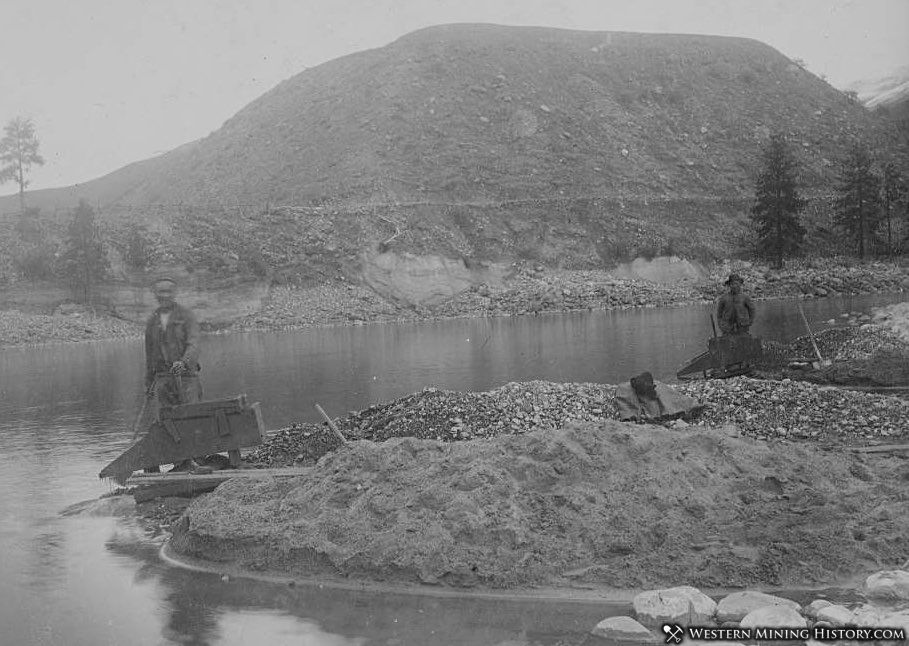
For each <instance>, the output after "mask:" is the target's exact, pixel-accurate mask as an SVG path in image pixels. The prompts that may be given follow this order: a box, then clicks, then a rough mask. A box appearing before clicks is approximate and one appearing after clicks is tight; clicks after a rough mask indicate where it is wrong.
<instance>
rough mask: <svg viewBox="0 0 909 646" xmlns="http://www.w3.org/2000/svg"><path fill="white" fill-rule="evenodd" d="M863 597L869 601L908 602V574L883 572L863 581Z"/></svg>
mask: <svg viewBox="0 0 909 646" xmlns="http://www.w3.org/2000/svg"><path fill="white" fill-rule="evenodd" d="M865 596H866V597H868V598H869V599H883V600H887V601H909V572H906V571H905V570H884V571H882V572H875V573H874V574H872V575H871V576H869V577H868V578H867V579H866V580H865Z"/></svg>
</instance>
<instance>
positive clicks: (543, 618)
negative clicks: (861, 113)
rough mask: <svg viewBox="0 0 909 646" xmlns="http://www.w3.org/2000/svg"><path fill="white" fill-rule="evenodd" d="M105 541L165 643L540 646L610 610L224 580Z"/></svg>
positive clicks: (128, 543)
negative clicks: (141, 587)
mask: <svg viewBox="0 0 909 646" xmlns="http://www.w3.org/2000/svg"><path fill="white" fill-rule="evenodd" d="M132 523H134V521H130V520H125V519H124V520H122V521H121V524H122V525H123V528H121V529H119V530H117V531H119V532H121V534H120V535H121V536H126V537H128V536H130V535H131V534H130V531H129V526H130V525H131V524H132ZM124 528H125V529H124ZM106 549H107V550H108V551H109V552H110V553H112V554H113V555H115V556H116V557H117V558H119V559H129V560H132V561H133V562H134V563H133V568H134V569H135V572H136V574H135V576H134V579H133V580H134V582H136V583H137V584H139V583H144V582H153V583H154V585H155V589H156V598H157V601H156V604H155V610H156V614H157V616H158V618H159V621H160V624H161V629H160V634H161V636H162V637H163V638H164V639H165V640H167V642H168V643H177V644H206V645H207V644H218V645H222V644H258V643H262V644H280V643H294V644H301V643H302V644H320V645H321V644H327V645H334V644H338V645H345V646H346V645H358V646H359V645H366V644H397V645H399V646H405V645H415V646H423V645H424V644H437V645H440V646H444V645H446V644H452V645H454V644H498V643H504V642H508V641H513V640H516V639H520V640H529V641H532V642H533V643H536V644H540V645H546V644H556V643H558V642H559V641H560V640H561V641H562V643H565V642H564V640H565V638H566V637H572V638H578V639H579V638H580V637H582V636H583V635H584V634H585V633H586V632H587V631H588V630H589V629H590V627H591V626H592V625H593V624H595V623H596V622H597V621H599V620H600V619H602V618H603V616H605V615H606V614H608V613H609V612H610V611H612V612H615V611H617V610H618V608H619V606H613V607H609V606H607V605H606V604H602V603H568V604H562V605H559V606H554V605H552V604H539V603H534V602H529V601H504V600H490V599H480V600H478V599H458V598H444V597H440V598H433V597H421V596H414V595H405V594H390V593H375V592H362V591H350V590H337V589H332V588H325V587H323V588H320V587H318V586H315V585H300V586H294V587H291V586H289V585H284V584H277V583H268V582H262V581H255V580H251V579H242V578H240V579H231V580H228V581H224V580H222V579H221V577H220V576H218V575H217V574H209V573H198V572H190V571H187V570H183V569H178V568H170V567H167V566H166V565H165V564H164V563H163V562H162V561H160V560H159V559H158V558H157V545H156V544H153V543H149V542H148V541H147V540H142V539H141V538H139V539H136V540H108V541H107V543H106ZM568 643H580V642H579V641H577V642H568Z"/></svg>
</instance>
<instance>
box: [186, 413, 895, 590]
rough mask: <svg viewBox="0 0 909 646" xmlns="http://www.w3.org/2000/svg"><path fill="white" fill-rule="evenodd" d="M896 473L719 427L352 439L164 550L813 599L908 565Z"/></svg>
mask: <svg viewBox="0 0 909 646" xmlns="http://www.w3.org/2000/svg"><path fill="white" fill-rule="evenodd" d="M907 482H909V463H907V462H905V461H903V460H900V459H899V458H898V457H895V456H892V455H889V456H888V455H883V456H867V455H865V456H863V455H857V454H851V453H848V452H843V451H841V450H824V448H823V447H820V446H818V445H814V444H811V445H809V444H799V443H794V442H783V441H770V442H766V441H762V440H756V439H751V438H744V437H738V436H734V435H732V434H730V433H729V432H728V431H723V430H717V429H710V428H708V429H702V428H698V429H672V430H670V429H666V428H664V427H659V426H646V425H634V424H624V423H620V422H614V421H604V422H596V423H591V422H588V423H572V424H569V425H567V426H566V427H565V428H562V429H559V430H544V429H541V430H535V431H532V432H529V433H527V434H524V435H502V436H497V437H489V438H483V439H475V440H470V441H460V442H451V443H442V442H438V441H434V440H419V439H415V438H410V437H405V438H392V439H390V440H388V441H386V442H381V443H374V442H370V441H356V442H352V443H350V445H349V446H348V447H346V448H343V449H339V450H338V451H336V452H333V453H330V454H328V455H326V456H324V457H323V458H322V459H321V460H319V462H318V463H317V464H316V466H314V467H312V468H311V470H309V471H308V473H306V474H305V475H303V476H300V477H297V478H293V479H282V480H273V481H270V482H257V483H251V482H248V481H247V482H244V481H242V480H240V479H237V480H233V481H228V482H227V483H225V484H223V485H221V486H220V487H219V488H218V489H217V490H216V491H215V492H214V493H212V494H210V495H208V496H205V497H202V498H200V499H197V500H196V501H195V502H194V503H193V504H192V505H191V506H190V507H189V509H188V510H187V512H186V514H185V515H184V517H183V518H182V519H181V520H180V522H178V523H177V524H176V525H175V527H174V535H173V538H172V545H171V546H172V548H173V550H174V552H175V553H177V554H179V555H184V556H190V557H194V558H202V559H205V560H207V561H210V562H219V563H223V564H230V565H231V566H234V567H239V568H243V569H246V570H254V571H260V572H273V573H280V574H284V575H289V576H303V577H307V576H310V577H311V576H331V577H337V576H341V577H351V578H356V579H366V580H370V581H383V582H396V583H422V584H434V585H448V586H458V587H471V588H511V589H515V588H527V587H533V586H555V587H577V586H584V587H590V586H594V587H603V588H607V587H608V588H641V587H655V586H669V585H678V584H690V585H695V586H701V587H708V588H712V587H728V586H740V585H741V586H780V585H783V586H802V585H826V584H834V583H839V582H842V581H844V580H846V579H849V578H852V577H855V576H859V575H862V574H866V573H867V572H870V571H872V570H874V569H878V563H894V562H896V561H898V560H900V559H901V558H903V559H904V558H905V556H904V555H905V554H906V553H907V552H909V502H907V501H906V500H905V494H904V492H905V487H906V486H907Z"/></svg>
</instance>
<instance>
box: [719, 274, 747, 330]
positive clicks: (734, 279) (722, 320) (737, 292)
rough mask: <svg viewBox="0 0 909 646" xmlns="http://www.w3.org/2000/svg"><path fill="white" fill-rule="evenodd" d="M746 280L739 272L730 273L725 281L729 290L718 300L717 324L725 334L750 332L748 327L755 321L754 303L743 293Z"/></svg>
mask: <svg viewBox="0 0 909 646" xmlns="http://www.w3.org/2000/svg"><path fill="white" fill-rule="evenodd" d="M744 282H745V281H743V280H742V277H741V276H739V275H738V274H729V278H727V279H726V283H725V285H726V287H727V288H728V291H727V292H726V293H725V294H723V295H722V296H720V299H719V300H718V301H717V304H716V319H717V324H718V325H719V326H720V331H721V332H722V333H723V334H724V335H725V334H748V328H750V327H751V324H752V323H754V303H752V302H751V298H749V297H748V296H747V295H745V294H743V293H742V285H743V284H744Z"/></svg>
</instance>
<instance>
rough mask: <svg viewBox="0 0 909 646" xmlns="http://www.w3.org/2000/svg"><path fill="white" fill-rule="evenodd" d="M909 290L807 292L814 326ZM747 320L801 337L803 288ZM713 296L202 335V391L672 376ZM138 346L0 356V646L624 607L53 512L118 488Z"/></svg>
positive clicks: (352, 631) (499, 619) (406, 635)
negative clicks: (201, 565) (251, 571)
mask: <svg viewBox="0 0 909 646" xmlns="http://www.w3.org/2000/svg"><path fill="white" fill-rule="evenodd" d="M901 300H905V296H903V295H875V296H865V297H855V298H838V299H823V300H813V301H808V302H804V307H805V311H806V314H807V315H808V318H809V321H811V323H812V326H813V327H814V328H815V329H823V328H824V327H826V324H825V323H824V321H826V320H828V319H831V318H837V317H838V315H839V314H840V313H842V312H847V311H853V310H857V311H867V310H868V309H869V308H870V307H872V306H876V305H882V304H887V303H892V302H898V301H901ZM758 306H759V318H758V322H757V324H756V325H755V327H754V328H753V330H752V331H753V333H754V334H755V335H758V336H763V337H764V338H771V339H777V340H780V341H786V340H789V339H791V338H792V337H795V336H798V335H800V334H802V333H803V332H804V328H803V324H802V322H801V318H800V316H799V314H798V310H797V306H796V302H795V301H777V302H761V303H759V304H758ZM708 315H709V308H708V307H706V306H692V307H684V308H670V309H635V310H625V311H614V312H589V313H582V314H568V315H544V316H539V317H533V316H530V317H518V318H498V319H459V320H450V321H441V322H431V323H413V324H411V323H407V324H375V325H366V326H357V327H340V328H323V329H312V330H306V331H300V332H285V333H249V334H237V335H230V336H208V337H205V338H204V339H203V342H202V353H203V361H202V363H203V373H202V374H203V383H204V389H205V395H206V397H207V398H220V397H228V396H233V395H236V394H238V393H246V394H247V395H248V396H249V398H250V399H251V400H252V401H259V402H260V403H261V406H262V411H263V415H264V417H265V421H266V424H267V426H268V427H270V428H277V427H279V426H282V425H286V424H288V423H289V422H291V421H294V420H305V421H318V420H319V419H320V418H319V416H318V414H317V413H316V412H315V411H314V409H313V404H314V403H320V404H321V405H322V407H323V408H325V409H326V411H328V412H329V414H331V415H333V416H341V415H344V414H346V413H347V412H348V411H350V410H358V409H362V408H365V407H366V406H368V405H369V404H371V403H375V402H380V401H387V400H389V399H392V398H395V397H398V396H401V395H405V394H407V393H411V392H414V391H417V390H419V389H421V388H423V387H425V386H436V387H440V388H447V389H455V390H484V389H489V388H494V387H497V386H500V385H502V384H504V383H507V382H509V381H525V380H532V379H546V380H553V381H592V382H602V383H618V382H621V381H625V380H627V379H628V378H629V377H631V376H632V375H634V374H637V373H639V372H641V371H643V370H650V371H651V372H652V373H653V374H654V376H655V377H657V378H658V379H663V380H667V381H668V380H672V378H673V375H674V374H675V372H676V370H677V369H678V368H679V367H681V365H683V364H684V363H685V362H686V361H687V360H688V359H689V358H691V357H693V356H694V355H696V354H698V353H700V352H702V351H703V350H704V349H705V347H706V339H707V336H708V335H709V334H710V324H709V318H708ZM142 352H143V350H142V347H141V342H140V341H138V340H128V341H105V342H97V343H86V344H59V345H51V346H45V347H42V348H37V349H35V348H7V349H2V350H0V491H2V496H0V646H24V645H28V646H31V645H33V644H54V645H56V644H67V645H70V644H71V645H76V646H81V645H83V644H84V645H86V646H89V645H91V646H97V645H103V644H111V645H120V644H134V645H140V644H154V645H158V644H218V645H228V644H260V643H261V644H296V645H299V644H303V645H316V644H319V645H322V644H325V645H332V646H333V645H348V644H387V645H392V644H397V645H405V644H414V645H419V646H423V645H426V644H470V645H474V644H477V645H486V644H489V645H494V644H495V645H499V646H505V645H506V644H508V645H509V646H516V645H518V644H527V645H529V644H556V643H558V641H559V640H560V639H563V640H564V639H566V638H568V639H572V638H574V639H576V640H579V639H580V636H582V635H583V634H584V633H586V632H587V631H589V630H590V628H591V627H592V626H593V625H595V624H596V623H597V621H599V620H600V619H602V618H603V617H604V616H606V615H608V614H615V613H616V612H618V611H620V610H622V609H621V608H616V607H611V608H610V607H606V606H604V605H598V604H591V603H563V604H558V605H553V604H540V603H531V602H527V601H504V600H496V601H493V600H489V599H479V600H478V599H463V598H444V597H425V596H414V595H398V594H381V595H377V594H369V593H364V592H344V591H338V590H329V589H320V588H318V587H310V586H298V587H294V588H290V587H288V586H284V585H279V584H275V583H263V582H255V581H252V580H246V579H233V580H229V581H226V582H225V581H222V580H221V578H220V577H219V576H218V575H216V574H200V573H198V572H190V571H187V570H183V569H180V568H175V567H172V566H169V565H167V564H166V563H165V562H163V561H161V560H160V559H159V557H158V548H159V547H160V543H159V542H157V541H156V540H155V539H152V538H150V537H148V536H147V535H146V534H145V533H144V532H143V531H142V530H141V529H140V528H139V526H138V525H137V523H136V521H135V520H134V519H133V518H132V517H131V516H129V515H124V516H115V517H111V516H90V515H75V516H62V515H61V514H60V512H61V510H63V509H65V508H67V507H68V506H70V505H72V504H74V503H77V502H80V501H85V500H89V499H93V498H97V497H98V496H99V495H101V494H103V493H106V492H107V491H109V485H108V484H105V483H103V482H101V481H99V480H98V478H97V473H98V472H99V471H100V470H101V468H102V467H103V466H104V465H105V464H107V463H108V462H109V461H110V460H112V459H113V458H114V457H116V456H117V455H119V453H120V452H122V451H123V450H124V449H125V448H126V447H127V446H128V445H129V443H130V437H131V430H130V429H131V425H132V421H133V419H134V418H135V416H136V414H137V412H138V410H139V407H140V405H141V390H142V369H141V366H142V361H143V359H142Z"/></svg>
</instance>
